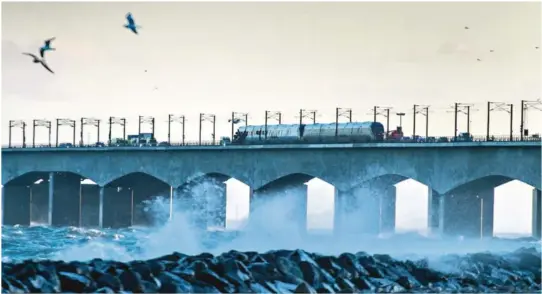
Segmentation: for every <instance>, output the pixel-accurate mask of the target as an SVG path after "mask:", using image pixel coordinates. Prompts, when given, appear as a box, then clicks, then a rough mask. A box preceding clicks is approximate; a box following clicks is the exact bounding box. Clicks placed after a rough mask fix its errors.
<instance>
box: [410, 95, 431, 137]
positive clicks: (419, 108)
mask: <svg viewBox="0 0 542 294" xmlns="http://www.w3.org/2000/svg"><path fill="white" fill-rule="evenodd" d="M413 110H414V111H413V115H414V117H413V126H414V127H413V129H412V139H414V140H416V114H421V115H423V116H425V139H426V140H427V138H428V137H429V105H418V104H414V109H413Z"/></svg>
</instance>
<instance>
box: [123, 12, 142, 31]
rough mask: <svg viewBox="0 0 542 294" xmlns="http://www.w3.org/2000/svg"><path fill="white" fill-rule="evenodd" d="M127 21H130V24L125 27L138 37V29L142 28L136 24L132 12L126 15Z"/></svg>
mask: <svg viewBox="0 0 542 294" xmlns="http://www.w3.org/2000/svg"><path fill="white" fill-rule="evenodd" d="M126 20H127V21H128V23H127V24H125V25H124V27H125V28H127V29H129V30H130V31H132V32H134V34H136V35H137V34H138V33H137V29H138V28H141V26H138V25H136V24H135V21H134V18H133V17H132V14H131V13H130V12H128V14H126Z"/></svg>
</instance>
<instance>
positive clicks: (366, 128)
mask: <svg viewBox="0 0 542 294" xmlns="http://www.w3.org/2000/svg"><path fill="white" fill-rule="evenodd" d="M266 131H267V136H266ZM385 135H386V131H385V130H384V125H382V124H381V123H379V122H373V121H370V122H348V123H338V124H335V123H316V124H280V125H267V128H266V126H265V125H253V126H250V125H249V126H241V127H239V128H238V129H237V132H236V133H235V134H234V136H233V138H232V140H231V143H230V144H232V145H251V144H273V143H276V144H287V143H296V142H303V143H309V144H310V143H323V144H325V143H354V142H360V143H365V142H379V141H383V140H384V138H385Z"/></svg>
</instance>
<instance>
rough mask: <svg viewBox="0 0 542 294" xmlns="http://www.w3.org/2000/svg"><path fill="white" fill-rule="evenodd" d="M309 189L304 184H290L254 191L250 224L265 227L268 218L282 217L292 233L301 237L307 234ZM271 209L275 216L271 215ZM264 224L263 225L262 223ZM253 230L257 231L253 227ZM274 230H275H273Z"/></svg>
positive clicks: (251, 201) (251, 200)
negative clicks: (278, 214)
mask: <svg viewBox="0 0 542 294" xmlns="http://www.w3.org/2000/svg"><path fill="white" fill-rule="evenodd" d="M307 188H308V186H307V185H306V184H305V183H304V182H299V183H298V182H288V183H281V184H276V185H272V186H268V187H265V188H263V189H259V190H256V191H253V192H252V194H251V199H250V215H249V223H251V225H252V226H265V225H266V223H265V222H266V220H265V219H266V218H268V217H277V215H276V213H277V212H276V211H277V209H280V211H278V213H284V215H281V216H280V217H282V218H283V219H282V220H281V221H284V223H287V224H288V226H289V228H288V229H292V231H295V232H297V233H298V234H300V235H302V236H303V235H305V234H306V233H307ZM266 207H270V209H271V210H272V211H274V212H273V213H274V215H269V213H270V211H269V210H266ZM262 222H263V223H262ZM256 223H257V224H256ZM252 229H257V228H255V227H252ZM272 229H274V228H272Z"/></svg>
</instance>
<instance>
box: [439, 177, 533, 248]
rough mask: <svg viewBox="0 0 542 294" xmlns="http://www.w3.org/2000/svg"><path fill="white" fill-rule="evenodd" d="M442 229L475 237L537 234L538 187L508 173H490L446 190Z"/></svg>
mask: <svg viewBox="0 0 542 294" xmlns="http://www.w3.org/2000/svg"><path fill="white" fill-rule="evenodd" d="M442 214H443V215H442V216H441V224H440V227H441V231H442V233H444V234H447V235H459V236H464V237H474V238H492V237H521V236H535V237H537V238H540V190H537V189H536V188H534V187H532V186H530V185H528V184H526V183H524V182H521V181H519V180H514V179H512V178H510V177H506V176H501V175H491V176H486V177H482V178H478V179H475V180H473V181H470V182H467V183H464V184H462V185H459V186H457V187H455V188H453V189H451V190H450V191H448V192H447V193H446V194H445V195H444V197H443V209H442Z"/></svg>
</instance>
